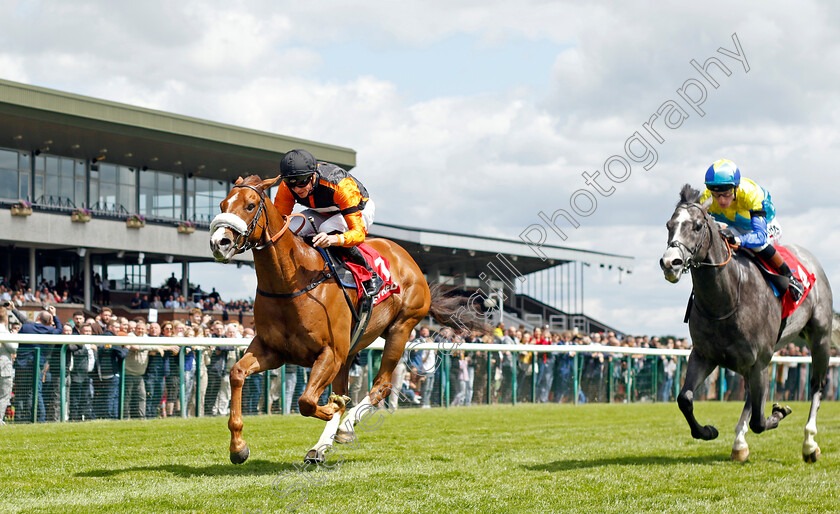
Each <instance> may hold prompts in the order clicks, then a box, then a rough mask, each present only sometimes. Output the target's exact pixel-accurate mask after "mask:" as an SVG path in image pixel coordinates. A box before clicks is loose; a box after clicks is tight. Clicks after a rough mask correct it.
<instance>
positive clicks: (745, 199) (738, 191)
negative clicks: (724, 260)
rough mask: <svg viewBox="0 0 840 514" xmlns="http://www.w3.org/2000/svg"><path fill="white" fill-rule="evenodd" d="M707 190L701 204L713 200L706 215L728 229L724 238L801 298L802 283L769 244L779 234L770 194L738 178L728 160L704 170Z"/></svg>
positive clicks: (713, 164)
mask: <svg viewBox="0 0 840 514" xmlns="http://www.w3.org/2000/svg"><path fill="white" fill-rule="evenodd" d="M705 183H706V188H707V189H706V190H705V191H704V192H703V195H702V196H701V197H700V203H703V202H704V201H706V200H708V199H709V198H710V197H711V198H712V199H713V200H714V201H713V202H712V205H711V206H710V207H709V214H711V215H712V217H713V218H715V220H717V221H718V222H720V223H725V224H726V225H727V228H726V229H724V230H723V234H724V236H725V237H726V240H727V241H728V242H729V244H730V245H732V246H734V247H735V248H738V247H741V246H743V247H744V248H747V249H749V250H750V251H752V252H753V253H755V254H756V255H758V256H759V257H761V258H762V259H763V260H764V261H766V262H769V263H770V264H772V265H773V266H774V267H775V268H776V269H777V270H778V272H779V274H780V275H784V276H786V277H787V278H788V280H789V281H790V286H789V290H790V293H791V297H792V298H793V300H794V301H798V300H799V298H801V297H802V293H803V291H804V289H803V287H802V283H801V282H800V281H799V280H798V279H797V278H796V277H795V276H793V273H791V271H790V267H789V266H788V265H787V263H785V261H784V259H783V258H782V256H781V255H779V253H778V252H776V248H775V247H774V246H773V244H772V243H774V242H778V240H779V238H780V237H781V234H782V230H781V227H780V226H779V223H778V222H777V221H776V210H775V208H774V207H773V201H772V200H771V198H770V193H769V192H767V191H766V190H765V189H764V188H762V187H761V186H759V185H758V184H756V183H755V182H753V181H752V180H750V179H748V178H742V177H741V170H739V169H738V166H737V165H736V164H735V163H734V162H732V161H730V160H728V159H720V160H719V161H715V162H714V163H712V165H711V166H709V169H708V170H706V179H705Z"/></svg>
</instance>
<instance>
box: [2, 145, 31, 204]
mask: <svg viewBox="0 0 840 514" xmlns="http://www.w3.org/2000/svg"><path fill="white" fill-rule="evenodd" d="M29 171H30V163H29V154H28V153H26V152H18V151H15V150H5V149H2V148H0V199H3V200H31V195H30V194H29Z"/></svg>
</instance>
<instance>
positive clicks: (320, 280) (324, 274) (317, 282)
mask: <svg viewBox="0 0 840 514" xmlns="http://www.w3.org/2000/svg"><path fill="white" fill-rule="evenodd" d="M331 278H332V273H330V272H328V271H322V272H321V276H320V277H319V278H318V280H315V281H314V282H310V283H309V285H308V286H306V287H304V288H303V289H301V290H300V291H295V292H294V293H269V292H267V291H263V290H262V289H260V288H259V287H258V288H257V294H260V295H263V296H266V297H268V298H295V297H297V296H300V295H302V294H304V293H308V292H309V291H312V290H313V289H315V288H316V287H318V286H320V285H321V284H323V283H324V282H326V281H327V280H329V279H331Z"/></svg>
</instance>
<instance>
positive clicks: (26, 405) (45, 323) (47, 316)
mask: <svg viewBox="0 0 840 514" xmlns="http://www.w3.org/2000/svg"><path fill="white" fill-rule="evenodd" d="M48 308H49V310H43V311H41V312H39V313H38V315H37V317H36V321H35V322H34V323H24V325H23V326H22V327H21V329H20V333H21V334H38V335H44V334H53V335H60V334H61V328H60V327H61V321H60V320H59V319H58V316H56V315H55V307H53V306H51V305H50V306H49V307H48ZM15 316H18V313H17V312H15ZM21 316H23V314H21V315H20V316H18V319H21V321H23V320H25V319H26V318H25V316H23V318H21ZM53 346H54V345H48V344H33V345H22V346H20V347H19V348H18V355H17V359H16V360H15V368H16V369H17V371H18V372H17V373H16V378H17V383H16V384H15V398H16V401H15V406H16V408H17V413H16V415H15V417H16V419H18V420H20V421H31V419H32V410H31V409H32V405H33V402H38V420H37V421H45V420H46V416H45V409H44V397H43V395H42V392H41V387H42V386H41V384H42V382H43V381H44V378H45V375H46V363H47V354H48V353H50V352H51V351H53ZM36 348H41V359H40V362H39V365H40V367H39V369H40V373H41V376H40V377H39V379H38V380H35V381H34V383H35V384H37V385H36V387H33V379H32V373H34V372H35V354H36V351H35V349H36ZM21 371H23V373H21Z"/></svg>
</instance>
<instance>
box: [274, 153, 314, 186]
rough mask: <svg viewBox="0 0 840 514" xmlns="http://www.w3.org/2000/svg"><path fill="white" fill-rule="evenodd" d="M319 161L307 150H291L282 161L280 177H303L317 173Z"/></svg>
mask: <svg viewBox="0 0 840 514" xmlns="http://www.w3.org/2000/svg"><path fill="white" fill-rule="evenodd" d="M316 166H317V161H315V157H313V156H312V154H311V153H309V152H307V151H306V150H301V149H298V150H291V151H290V152H288V153H286V155H284V156H283V158H282V159H281V160H280V176H281V177H282V178H284V179H285V178H289V177H301V176H305V175H311V174H313V173H315V168H316Z"/></svg>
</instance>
